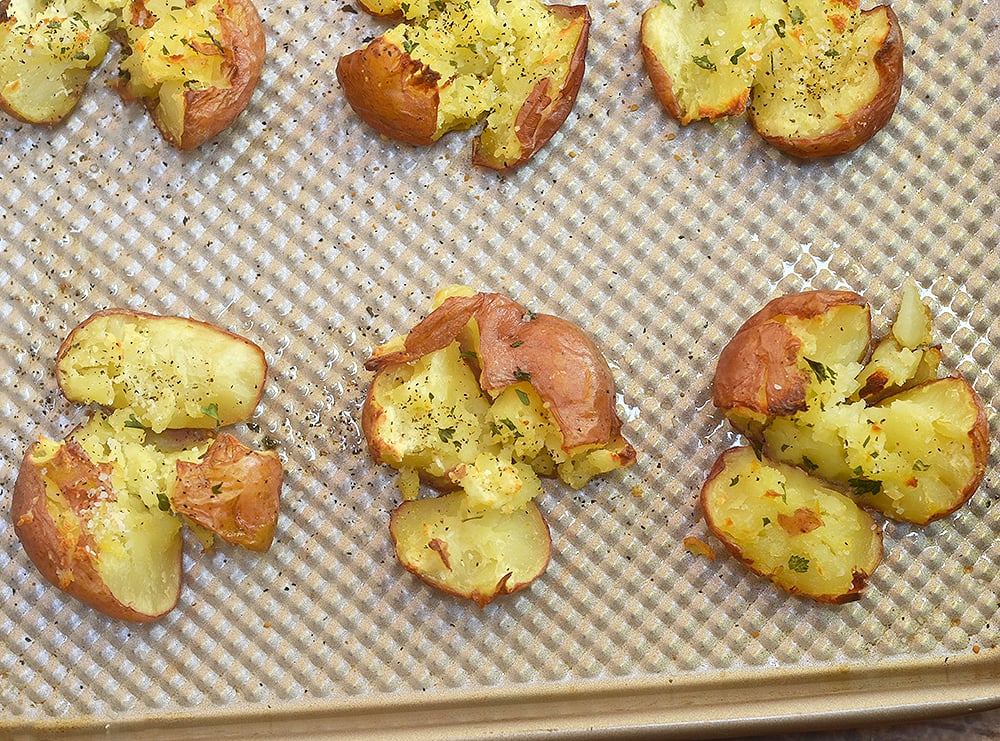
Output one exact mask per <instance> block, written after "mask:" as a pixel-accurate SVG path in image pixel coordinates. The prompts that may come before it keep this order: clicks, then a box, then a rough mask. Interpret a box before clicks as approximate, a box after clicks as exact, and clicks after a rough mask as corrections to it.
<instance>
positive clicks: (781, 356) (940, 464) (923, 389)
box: [706, 284, 990, 601]
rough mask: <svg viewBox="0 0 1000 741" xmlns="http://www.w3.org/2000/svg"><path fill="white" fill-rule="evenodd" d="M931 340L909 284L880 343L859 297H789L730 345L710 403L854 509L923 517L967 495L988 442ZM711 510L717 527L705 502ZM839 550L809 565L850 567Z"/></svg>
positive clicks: (972, 398) (964, 384) (968, 394)
mask: <svg viewBox="0 0 1000 741" xmlns="http://www.w3.org/2000/svg"><path fill="white" fill-rule="evenodd" d="M931 341H932V340H931V318H930V312H929V309H928V308H927V307H926V306H925V305H924V304H923V303H922V301H921V300H920V296H919V293H918V291H917V288H916V286H915V285H913V284H908V285H907V286H906V287H905V288H904V289H903V291H902V295H901V301H900V307H899V311H898V314H897V317H896V320H895V322H894V323H893V325H892V329H891V332H890V333H889V334H888V335H887V336H886V337H885V338H883V339H882V340H881V341H880V342H878V343H877V344H876V345H875V349H874V350H872V349H871V345H872V337H871V314H870V309H869V307H868V304H867V302H866V301H865V300H864V299H863V298H862V297H861V296H859V295H858V294H855V293H852V292H849V291H812V292H806V293H799V294H791V295H788V296H782V297H780V298H777V299H775V300H773V301H772V302H770V303H769V304H768V305H767V306H765V307H764V308H763V309H762V310H761V311H760V312H758V313H757V314H755V315H754V316H753V317H751V318H750V319H749V320H747V322H746V323H745V324H744V325H743V326H742V327H740V329H739V330H738V331H737V333H736V334H735V335H734V337H733V339H732V340H731V341H730V342H729V343H728V344H727V346H726V347H725V348H724V349H723V351H722V353H721V354H720V356H719V363H718V367H717V370H716V376H715V385H714V393H713V398H714V402H715V405H716V406H717V407H718V408H719V409H721V410H722V411H723V413H724V414H725V415H726V417H727V418H728V419H729V420H730V422H731V423H732V424H733V426H734V427H736V429H738V430H739V431H740V432H742V433H743V434H745V435H746V436H747V437H748V438H749V439H750V440H751V441H752V442H753V443H754V445H755V446H757V447H759V449H760V450H761V452H762V454H763V456H764V458H763V459H762V461H763V462H762V463H761V464H760V465H762V466H764V467H765V468H775V469H776V470H782V471H783V470H785V468H783V466H789V465H790V466H795V467H797V468H798V469H800V470H801V471H804V472H806V473H807V474H808V475H809V476H812V477H815V478H816V479H817V480H818V481H821V482H822V484H823V485H824V486H830V487H833V488H835V489H837V490H838V491H841V492H844V493H845V494H846V495H848V496H849V497H850V498H851V499H852V500H853V502H854V503H855V505H856V506H861V507H864V508H865V509H873V510H877V511H878V512H880V513H882V514H883V515H885V516H886V517H889V518H891V519H896V520H902V521H905V522H910V523H914V524H917V525H925V524H927V523H929V522H932V521H933V520H937V519H940V518H942V517H945V516H946V515H948V514H950V513H952V512H954V511H955V510H956V509H958V508H959V507H961V506H962V504H964V503H965V502H966V501H968V499H969V498H970V497H971V496H972V494H973V493H974V492H975V491H976V489H977V488H978V486H979V484H980V482H981V481H982V479H983V476H984V475H985V471H986V462H987V460H988V458H989V447H990V441H989V430H988V427H987V422H986V415H985V412H984V409H983V405H982V402H981V401H980V399H979V397H978V396H977V394H976V393H975V391H974V390H973V388H972V386H971V385H970V384H969V383H968V381H966V380H965V379H964V378H962V377H961V376H960V375H959V374H954V375H951V376H948V377H944V378H937V371H938V368H939V363H940V359H941V350H940V347H937V346H934V345H931ZM796 476H798V474H796ZM799 478H800V477H799ZM713 485H714V486H715V487H716V488H718V487H721V486H722V484H720V483H718V482H713ZM817 485H818V484H817ZM706 486H708V484H706ZM799 488H801V487H799ZM706 506H707V505H706ZM706 517H708V518H710V519H712V520H713V521H715V522H716V525H717V522H718V520H717V518H716V516H715V515H710V514H709V513H708V511H707V509H706ZM713 530H714V531H716V533H717V534H718V535H719V537H720V538H721V539H722V540H723V541H724V542H726V543H727V545H730V546H732V547H731V549H733V550H734V552H737V551H739V552H742V551H743V547H742V546H739V547H738V548H737V547H736V546H735V545H733V544H732V543H731V542H730V541H727V537H728V536H727V534H726V533H725V531H724V529H723V528H719V527H717V526H713ZM785 555H789V554H787V553H786V554H785ZM842 558H846V553H845V552H844V550H843V549H840V550H839V551H838V550H834V551H831V552H830V553H829V555H828V556H827V557H826V560H824V561H822V562H819V561H816V560H815V559H813V560H812V562H813V563H814V565H816V566H817V568H822V570H823V572H825V573H830V572H831V570H832V569H834V568H838V569H840V572H841V573H847V571H846V565H845V563H844V562H842V561H840V559H842ZM834 562H837V563H836V564H835V563H834ZM764 572H767V573H766V574H765V575H767V576H769V577H771V578H772V579H774V580H775V581H776V582H778V583H779V584H781V586H785V587H786V588H788V585H787V584H785V583H782V582H781V581H780V580H779V579H778V578H777V577H776V576H775V574H774V573H772V572H771V571H769V570H768V569H764V570H763V571H761V573H764ZM862 572H864V573H866V574H870V571H866V570H864V569H862ZM859 573H860V572H859ZM858 589H860V587H859V588H858ZM797 591H799V592H800V593H802V594H811V596H817V595H816V594H812V593H811V592H810V591H809V590H806V589H798V588H797ZM856 594H857V590H853V589H852V590H849V591H845V592H843V595H842V596H843V597H845V598H853V597H854V596H855V595H856ZM836 596H837V595H836V594H825V593H824V594H823V595H820V596H817V598H821V599H824V600H826V601H831V598H835V597H836ZM832 601H836V600H832Z"/></svg>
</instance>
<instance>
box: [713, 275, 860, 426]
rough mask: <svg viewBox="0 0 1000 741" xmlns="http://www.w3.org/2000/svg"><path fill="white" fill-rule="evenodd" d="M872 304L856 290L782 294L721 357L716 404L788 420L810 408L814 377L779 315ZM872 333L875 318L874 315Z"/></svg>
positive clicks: (807, 314)
mask: <svg viewBox="0 0 1000 741" xmlns="http://www.w3.org/2000/svg"><path fill="white" fill-rule="evenodd" d="M852 304H853V305H857V306H863V307H866V308H867V306H868V302H867V301H866V300H865V299H864V297H862V296H861V295H859V294H857V293H854V292H853V291H822V290H821V291H806V292H803V293H792V294H788V295H785V296H780V297H778V298H776V299H774V300H772V301H770V302H769V303H768V304H767V305H765V306H764V308H762V309H761V310H760V311H758V312H757V313H756V314H754V315H753V316H751V317H750V318H749V319H747V321H746V322H744V323H743V326H741V327H740V328H739V329H738V330H737V331H736V334H735V335H733V338H732V339H731V340H730V341H729V343H728V344H727V345H726V346H725V347H724V348H723V349H722V352H721V353H719V361H718V364H717V366H716V371H715V382H714V385H713V390H712V401H713V403H714V404H715V406H716V407H717V408H719V409H721V410H723V411H725V410H729V409H739V408H745V409H750V410H752V411H754V412H758V413H760V414H766V415H768V416H786V415H790V414H794V413H795V412H797V411H802V410H804V409H805V408H806V387H807V385H808V383H809V378H808V377H807V376H806V375H805V374H804V373H802V371H800V370H799V367H798V365H797V363H796V360H797V358H798V352H799V348H800V347H801V342H800V340H799V339H798V338H797V337H795V336H794V335H793V334H792V333H791V331H790V330H789V329H788V327H786V326H785V325H784V324H780V323H777V322H775V321H773V320H774V319H775V318H777V317H780V316H783V315H784V316H797V317H801V318H809V317H814V316H819V315H821V314H824V313H826V312H827V311H829V310H830V309H832V308H834V307H836V306H843V305H852ZM868 321H869V335H871V327H870V324H871V314H870V312H869V319H868Z"/></svg>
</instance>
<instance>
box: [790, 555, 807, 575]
mask: <svg viewBox="0 0 1000 741" xmlns="http://www.w3.org/2000/svg"><path fill="white" fill-rule="evenodd" d="M788 568H789V570H791V571H794V572H795V573H796V574H804V573H806V572H807V571H809V559H808V558H803V557H802V556H798V555H796V554H794V553H793V554H792V555H791V556H789V557H788Z"/></svg>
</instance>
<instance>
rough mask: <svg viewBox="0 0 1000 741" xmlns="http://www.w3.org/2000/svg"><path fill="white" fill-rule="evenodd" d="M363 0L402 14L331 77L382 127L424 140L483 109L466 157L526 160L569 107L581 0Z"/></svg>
mask: <svg viewBox="0 0 1000 741" xmlns="http://www.w3.org/2000/svg"><path fill="white" fill-rule="evenodd" d="M369 5H371V7H370V8H369V9H370V10H372V11H373V12H375V13H377V14H379V15H387V16H395V15H397V14H403V15H405V16H406V19H407V20H406V21H405V22H403V23H401V24H399V25H397V26H396V27H394V28H392V29H390V30H389V31H387V32H386V33H385V34H383V35H382V36H380V37H378V38H377V39H375V40H374V41H372V42H371V43H370V44H369V45H367V46H365V47H363V48H361V49H358V50H356V51H354V52H351V53H350V54H347V55H345V56H344V57H342V58H341V59H340V61H339V62H338V64H337V79H338V80H339V81H340V84H341V87H342V88H343V90H344V95H345V97H346V98H347V102H348V104H349V105H350V106H351V107H352V108H353V109H354V111H355V112H356V113H357V114H358V115H359V116H360V117H361V118H362V119H363V120H364V121H365V122H366V123H368V124H369V125H370V126H372V127H373V128H374V129H375V130H376V131H378V132H379V133H381V134H384V135H385V136H388V137H390V138H393V139H396V140H399V141H403V142H406V143H408V144H414V145H417V146H424V145H428V144H431V143H433V142H435V141H437V140H438V139H439V138H440V137H441V136H443V135H444V134H446V133H447V132H449V131H453V130H456V129H466V128H469V127H471V126H473V125H474V124H475V123H476V122H477V121H480V120H482V119H483V118H484V117H485V118H486V124H485V128H484V129H483V132H482V133H481V134H480V135H479V136H477V137H476V139H475V142H474V147H473V164H476V165H479V166H483V167H488V168H492V169H495V170H507V169H510V168H513V167H516V166H517V165H520V164H522V163H523V162H526V161H527V160H528V159H530V158H531V157H532V156H533V155H534V154H535V153H536V152H537V151H538V150H539V149H540V148H541V147H542V146H544V144H545V143H546V142H547V141H548V140H549V139H550V138H551V137H552V136H553V135H554V134H555V132H556V131H557V130H558V129H559V127H560V126H561V125H562V124H563V122H564V121H565V120H566V117H567V116H568V115H569V112H570V110H571V109H572V107H573V103H574V102H575V100H576V96H577V93H578V91H579V88H580V84H581V82H582V79H583V71H584V66H585V59H586V50H587V43H588V38H589V29H590V14H589V12H588V10H587V8H586V7H585V6H582V5H581V6H572V7H571V6H562V5H554V6H548V5H544V4H542V3H540V2H538V1H537V0H498V2H496V3H495V4H494V3H491V2H490V1H489V0H470V2H462V3H458V2H445V3H433V4H430V3H426V2H423V3H422V2H414V3H399V2H392V1H390V2H388V3H385V2H381V3H376V4H374V5H372V4H369ZM366 7H368V6H366Z"/></svg>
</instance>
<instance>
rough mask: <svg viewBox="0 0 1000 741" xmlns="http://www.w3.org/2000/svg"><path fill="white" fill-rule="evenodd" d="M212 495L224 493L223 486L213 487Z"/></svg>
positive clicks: (216, 485)
mask: <svg viewBox="0 0 1000 741" xmlns="http://www.w3.org/2000/svg"><path fill="white" fill-rule="evenodd" d="M212 493H213V494H221V493H222V484H215V485H213V486H212Z"/></svg>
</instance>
